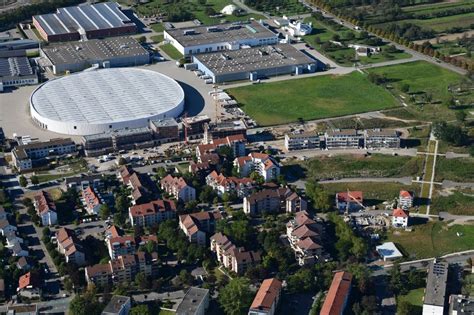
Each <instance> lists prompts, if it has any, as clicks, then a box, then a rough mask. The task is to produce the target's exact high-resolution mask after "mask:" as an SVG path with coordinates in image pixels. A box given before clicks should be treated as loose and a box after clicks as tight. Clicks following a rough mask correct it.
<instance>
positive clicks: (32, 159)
mask: <svg viewBox="0 0 474 315" xmlns="http://www.w3.org/2000/svg"><path fill="white" fill-rule="evenodd" d="M76 151H77V149H76V144H75V143H74V141H72V140H71V139H70V138H66V139H51V140H49V141H47V142H32V143H29V144H26V145H19V146H17V147H15V148H14V149H13V150H12V161H13V164H14V165H15V166H16V168H17V169H18V170H19V171H20V172H22V171H27V170H31V169H32V168H34V167H35V166H36V165H37V164H39V163H40V162H41V161H43V160H44V159H45V158H47V157H50V156H61V155H65V154H71V153H74V152H76Z"/></svg>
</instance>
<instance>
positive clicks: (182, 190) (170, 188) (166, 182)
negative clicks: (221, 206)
mask: <svg viewBox="0 0 474 315" xmlns="http://www.w3.org/2000/svg"><path fill="white" fill-rule="evenodd" d="M160 184H161V189H162V190H164V191H165V192H166V193H167V194H169V195H171V196H173V197H174V198H176V200H181V201H183V202H189V201H193V200H196V189H194V187H191V186H189V185H188V183H186V180H185V179H184V178H183V177H173V176H172V175H170V174H168V175H167V176H166V177H164V178H163V179H162V180H161V181H160Z"/></svg>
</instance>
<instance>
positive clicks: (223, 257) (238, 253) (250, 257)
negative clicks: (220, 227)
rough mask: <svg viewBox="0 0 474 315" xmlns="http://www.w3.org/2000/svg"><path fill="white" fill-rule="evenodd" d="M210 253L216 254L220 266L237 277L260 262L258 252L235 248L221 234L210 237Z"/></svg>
mask: <svg viewBox="0 0 474 315" xmlns="http://www.w3.org/2000/svg"><path fill="white" fill-rule="evenodd" d="M211 251H212V252H214V253H215V254H216V256H217V260H218V261H219V263H220V264H221V265H222V266H224V267H225V268H227V269H229V270H230V271H233V272H235V273H236V274H238V275H242V274H244V273H245V271H247V270H248V269H249V268H250V267H253V266H255V265H257V264H259V263H260V261H261V254H260V252H255V251H247V250H245V248H243V247H237V246H235V245H234V244H233V243H232V242H231V241H230V240H229V238H228V237H227V236H225V235H224V234H222V233H216V234H214V235H213V236H212V237H211Z"/></svg>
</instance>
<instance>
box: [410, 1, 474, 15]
mask: <svg viewBox="0 0 474 315" xmlns="http://www.w3.org/2000/svg"><path fill="white" fill-rule="evenodd" d="M473 5H474V1H473V0H461V1H456V2H451V1H448V2H444V3H443V2H435V3H429V4H420V5H413V6H408V7H403V11H405V12H411V13H432V12H438V11H444V10H447V9H454V8H465V7H467V8H469V7H472V6H473Z"/></svg>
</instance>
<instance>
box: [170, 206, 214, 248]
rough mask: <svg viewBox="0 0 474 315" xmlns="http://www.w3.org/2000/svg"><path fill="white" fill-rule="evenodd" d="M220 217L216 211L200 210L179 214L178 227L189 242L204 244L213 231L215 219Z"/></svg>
mask: <svg viewBox="0 0 474 315" xmlns="http://www.w3.org/2000/svg"><path fill="white" fill-rule="evenodd" d="M221 219H222V215H221V213H220V212H218V211H201V212H196V213H191V214H183V215H180V216H179V228H180V229H181V231H183V233H184V234H185V235H186V237H187V238H188V240H189V242H190V243H196V244H198V245H199V246H206V243H207V238H208V235H212V234H213V233H214V232H215V228H216V224H217V221H219V220H221Z"/></svg>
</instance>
